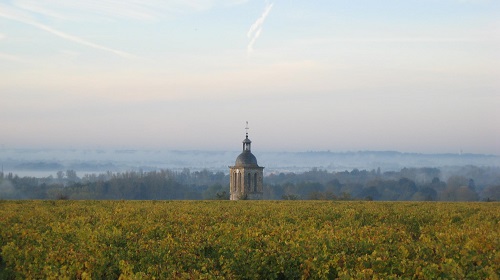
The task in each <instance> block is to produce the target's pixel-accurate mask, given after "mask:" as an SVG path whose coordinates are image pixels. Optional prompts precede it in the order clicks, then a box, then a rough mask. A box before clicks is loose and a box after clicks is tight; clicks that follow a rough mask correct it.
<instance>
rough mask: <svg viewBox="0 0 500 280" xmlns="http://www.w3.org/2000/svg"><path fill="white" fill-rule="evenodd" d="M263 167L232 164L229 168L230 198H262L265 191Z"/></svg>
mask: <svg viewBox="0 0 500 280" xmlns="http://www.w3.org/2000/svg"><path fill="white" fill-rule="evenodd" d="M263 169H264V168H263V167H239V166H231V167H230V169H229V172H230V174H229V180H230V181H229V191H230V199H231V200H240V199H250V200H259V199H262V196H263V193H264V186H263Z"/></svg>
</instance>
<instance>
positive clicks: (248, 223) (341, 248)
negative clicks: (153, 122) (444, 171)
mask: <svg viewBox="0 0 500 280" xmlns="http://www.w3.org/2000/svg"><path fill="white" fill-rule="evenodd" d="M0 246H1V250H0V257H1V259H0V261H1V264H0V278H1V279H118V278H120V279H172V278H174V279H200V278H202V279H336V278H339V279H350V278H356V279H363V278H368V279H372V278H376V279H377V278H378V279H390V278H415V279H437V278H439V277H441V278H448V279H499V275H500V204H499V203H493V202H492V203H435V202H434V203H430V202H429V203H424V202H421V203H410V202H332V201H237V202H234V201H0Z"/></svg>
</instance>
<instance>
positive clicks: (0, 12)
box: [0, 4, 135, 58]
mask: <svg viewBox="0 0 500 280" xmlns="http://www.w3.org/2000/svg"><path fill="white" fill-rule="evenodd" d="M6 11H9V9H8V8H5V7H2V5H1V4H0V17H3V18H7V19H10V20H14V21H18V22H21V23H24V24H27V25H31V26H33V27H35V28H38V29H40V30H43V31H46V32H48V33H51V34H53V35H55V36H58V37H61V38H63V39H65V40H68V41H72V42H75V43H77V44H80V45H83V46H87V47H91V48H94V49H98V50H102V51H107V52H110V53H113V54H115V55H118V56H121V57H125V58H134V57H135V56H134V55H132V54H130V53H127V52H124V51H120V50H116V49H112V48H108V47H106V46H102V45H99V44H96V43H92V42H90V41H87V40H85V39H82V38H80V37H77V36H74V35H71V34H67V33H64V32H62V31H59V30H56V29H54V28H52V27H49V26H47V25H44V24H41V23H38V22H36V21H34V20H31V19H29V18H27V17H24V16H21V15H19V14H16V13H13V12H10V13H9V12H6Z"/></svg>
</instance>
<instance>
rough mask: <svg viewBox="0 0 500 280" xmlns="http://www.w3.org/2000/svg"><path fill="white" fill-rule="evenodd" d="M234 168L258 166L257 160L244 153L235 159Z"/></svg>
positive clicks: (248, 153) (250, 154)
mask: <svg viewBox="0 0 500 280" xmlns="http://www.w3.org/2000/svg"><path fill="white" fill-rule="evenodd" d="M234 166H245V167H246V166H258V165H257V158H256V157H255V156H254V155H253V154H252V152H250V151H244V152H243V153H241V154H240V155H239V156H238V157H237V158H236V162H235V163H234Z"/></svg>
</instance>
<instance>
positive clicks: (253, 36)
mask: <svg viewBox="0 0 500 280" xmlns="http://www.w3.org/2000/svg"><path fill="white" fill-rule="evenodd" d="M273 5H274V3H272V4H267V5H266V8H265V9H264V12H263V13H262V15H261V16H260V17H259V18H258V19H257V20H256V21H255V22H254V23H253V24H252V26H250V29H249V30H248V33H247V37H248V38H250V43H248V46H247V52H248V53H251V52H253V44H254V43H255V41H256V40H257V38H259V36H260V33H261V32H262V25H263V24H264V21H265V20H266V18H267V15H269V12H270V11H271V9H272V8H273Z"/></svg>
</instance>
